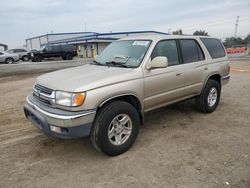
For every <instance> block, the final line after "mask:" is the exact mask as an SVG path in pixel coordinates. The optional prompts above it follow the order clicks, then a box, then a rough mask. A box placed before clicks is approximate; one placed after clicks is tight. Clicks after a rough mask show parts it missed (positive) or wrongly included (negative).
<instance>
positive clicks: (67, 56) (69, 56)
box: [65, 53, 73, 60]
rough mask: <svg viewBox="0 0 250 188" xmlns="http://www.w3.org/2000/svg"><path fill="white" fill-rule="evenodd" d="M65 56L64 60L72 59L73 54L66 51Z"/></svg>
mask: <svg viewBox="0 0 250 188" xmlns="http://www.w3.org/2000/svg"><path fill="white" fill-rule="evenodd" d="M65 58H66V60H72V59H73V55H72V54H71V53H68V54H66V56H65Z"/></svg>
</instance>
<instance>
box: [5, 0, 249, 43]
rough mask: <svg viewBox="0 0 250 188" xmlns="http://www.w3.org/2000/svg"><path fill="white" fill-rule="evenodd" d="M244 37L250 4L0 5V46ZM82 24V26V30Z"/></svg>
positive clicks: (174, 0)
mask: <svg viewBox="0 0 250 188" xmlns="http://www.w3.org/2000/svg"><path fill="white" fill-rule="evenodd" d="M237 16H239V24H238V32H237V36H239V37H245V36H247V34H249V33H250V0H206V1H202V0H171V1H170V0H151V1H149V0H147V1H146V0H88V1H86V0H0V43H5V44H8V45H9V47H11V48H14V47H20V46H21V45H24V44H25V39H26V38H29V37H34V36H38V35H43V34H46V33H61V32H79V31H85V29H86V31H92V32H111V31H112V32H119V31H141V30H155V31H161V32H173V31H175V30H177V29H182V30H183V32H184V33H185V34H192V33H193V32H194V31H195V30H206V31H207V32H208V33H209V35H211V36H214V37H218V38H220V39H222V40H224V39H225V38H226V37H230V36H234V31H235V23H236V17H237ZM85 25H86V27H85Z"/></svg>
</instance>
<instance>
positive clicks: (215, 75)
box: [202, 72, 221, 89]
mask: <svg viewBox="0 0 250 188" xmlns="http://www.w3.org/2000/svg"><path fill="white" fill-rule="evenodd" d="M210 79H211V80H215V81H217V82H218V83H219V84H220V86H221V75H220V74H219V73H218V72H215V73H212V74H210V75H209V76H208V77H207V78H206V81H205V82H204V84H203V87H202V89H204V87H205V86H206V84H207V81H208V80H210Z"/></svg>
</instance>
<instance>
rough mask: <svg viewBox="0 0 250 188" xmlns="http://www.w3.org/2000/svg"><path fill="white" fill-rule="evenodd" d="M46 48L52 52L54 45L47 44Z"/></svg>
mask: <svg viewBox="0 0 250 188" xmlns="http://www.w3.org/2000/svg"><path fill="white" fill-rule="evenodd" d="M45 49H46V51H47V52H52V50H53V48H52V46H46V47H45Z"/></svg>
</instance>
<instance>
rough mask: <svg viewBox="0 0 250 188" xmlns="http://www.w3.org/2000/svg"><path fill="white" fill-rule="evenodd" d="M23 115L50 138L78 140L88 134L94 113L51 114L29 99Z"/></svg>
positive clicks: (65, 112)
mask: <svg viewBox="0 0 250 188" xmlns="http://www.w3.org/2000/svg"><path fill="white" fill-rule="evenodd" d="M24 114H25V116H26V118H27V119H29V120H30V121H31V122H32V124H33V125H34V126H36V127H37V128H39V129H40V130H41V131H43V132H44V133H45V134H47V135H48V136H50V137H57V138H79V137H85V136H88V135H89V134H90V131H91V125H92V122H93V121H94V118H95V114H96V111H94V110H92V111H83V112H80V113H79V112H67V111H64V112H63V113H62V112H61V113H60V110H58V112H57V113H51V112H48V111H45V110H44V109H42V108H41V107H39V106H38V105H36V104H34V103H33V102H32V101H31V100H29V97H27V99H26V103H25V105H24Z"/></svg>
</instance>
